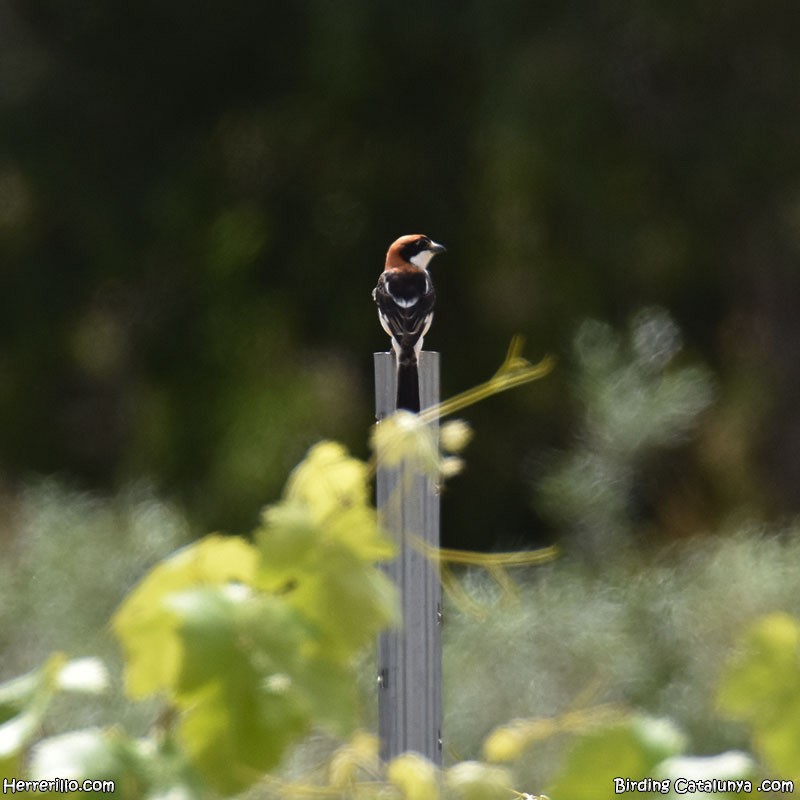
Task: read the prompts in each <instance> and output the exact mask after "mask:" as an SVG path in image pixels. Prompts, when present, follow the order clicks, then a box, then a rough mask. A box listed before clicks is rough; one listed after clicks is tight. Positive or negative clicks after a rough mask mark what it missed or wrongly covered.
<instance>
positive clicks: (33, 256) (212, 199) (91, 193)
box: [0, 0, 800, 547]
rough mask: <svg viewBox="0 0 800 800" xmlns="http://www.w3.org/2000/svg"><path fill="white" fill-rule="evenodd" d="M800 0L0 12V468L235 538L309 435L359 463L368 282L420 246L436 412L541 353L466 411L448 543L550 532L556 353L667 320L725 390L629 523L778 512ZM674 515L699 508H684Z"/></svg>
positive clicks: (796, 389)
mask: <svg viewBox="0 0 800 800" xmlns="http://www.w3.org/2000/svg"><path fill="white" fill-rule="evenodd" d="M798 32H799V30H798V22H797V13H796V7H795V6H794V4H791V3H779V2H766V3H765V2H759V3H755V2H737V1H736V0H732V1H731V2H726V3H724V4H721V5H720V4H707V3H700V2H672V3H657V2H651V0H642V1H641V2H637V3H622V2H582V3H563V2H559V3H553V2H540V3H530V2H526V1H525V0H500V1H499V2H491V3H489V2H462V3H453V2H442V3H435V2H434V3H430V2H427V3H421V2H404V3H387V2H367V1H366V0H361V1H359V0H338V1H337V2H329V1H328V0H306V1H305V2H259V3H256V2H245V1H244V0H238V1H234V2H228V3H222V2H199V3H197V2H196V3H188V2H181V1H180V0H142V1H141V2H137V3H122V2H116V3H115V2H108V1H107V0H26V2H11V0H2V2H0V469H2V473H3V475H4V476H5V480H6V483H7V485H8V486H10V487H12V488H13V487H14V486H15V485H16V482H17V481H18V480H20V479H24V478H25V477H26V476H29V475H30V474H31V473H51V472H56V473H59V474H61V475H63V476H65V477H66V478H67V479H68V480H70V481H75V482H77V483H78V484H79V485H81V486H86V487H92V488H101V489H110V488H114V487H116V486H118V485H120V484H122V483H125V482H127V481H130V480H135V479H139V478H146V479H148V480H155V481H156V484H157V486H158V487H159V490H160V491H163V492H164V493H167V494H177V495H178V496H181V497H183V498H184V500H185V501H186V503H187V504H188V507H189V509H190V511H191V512H192V514H193V515H194V516H195V518H196V520H197V522H198V524H199V525H200V526H202V527H203V528H205V527H217V526H221V527H224V528H226V529H228V530H236V529H246V528H249V527H252V525H253V524H254V521H255V519H256V515H257V511H258V509H259V508H260V506H261V505H263V504H264V503H265V502H268V501H269V500H271V499H273V498H274V497H275V495H276V493H277V492H278V491H279V489H280V486H281V485H282V483H283V481H284V479H285V476H286V474H287V472H288V470H289V469H290V468H291V467H292V466H293V465H294V464H295V463H296V462H297V461H298V460H299V459H300V457H301V456H302V454H303V453H304V451H305V449H306V448H307V446H308V445H310V444H311V443H312V442H313V441H315V440H317V439H318V438H321V437H331V438H337V439H341V440H342V441H344V442H345V443H347V444H348V446H350V447H351V448H352V449H353V450H354V451H355V452H357V453H359V454H366V445H365V441H366V429H367V426H368V425H369V424H370V422H371V419H372V384H371V380H372V378H371V353H372V352H373V350H376V349H383V348H385V346H386V344H387V342H386V339H385V336H384V334H383V333H382V331H381V330H380V327H379V326H378V323H377V320H376V318H375V311H374V307H373V305H372V302H371V300H370V297H369V293H370V291H371V289H372V287H373V285H374V283H375V280H376V278H377V274H378V272H379V270H380V269H381V266H382V261H383V254H384V252H385V249H386V247H387V246H388V244H389V243H390V242H391V241H392V240H393V239H394V238H395V237H396V236H398V235H400V234H403V233H410V232H424V233H427V234H429V235H431V236H432V237H434V238H435V239H437V240H438V241H441V242H443V243H445V244H446V245H447V247H448V253H447V255H446V256H442V257H440V258H438V259H437V260H436V261H435V262H434V264H433V267H432V273H433V275H434V279H435V281H436V285H437V290H438V293H439V298H440V300H439V308H438V312H437V317H436V321H435V325H434V328H433V329H432V332H431V334H430V336H429V338H428V346H429V347H430V348H431V349H437V350H440V351H441V352H442V353H443V369H444V374H443V387H444V391H445V393H446V394H451V393H454V392H456V391H460V390H462V389H464V388H467V387H469V386H471V385H474V384H476V383H478V382H480V381H482V380H484V379H485V378H486V377H488V375H490V374H491V373H492V372H493V371H494V370H495V369H496V368H497V366H498V365H499V363H500V361H501V360H502V357H503V355H504V352H505V349H506V347H507V345H508V342H509V340H510V338H511V336H512V335H513V334H515V333H523V334H524V335H525V336H526V339H527V348H526V352H527V354H528V356H529V357H530V358H531V359H532V360H537V359H538V358H539V357H540V356H541V355H543V354H544V353H545V352H550V353H554V354H556V355H558V356H559V357H560V363H559V370H558V372H557V374H555V375H553V376H551V377H549V378H548V379H546V381H544V382H541V383H538V384H534V385H532V386H529V387H525V388H523V389H520V390H517V391H516V392H515V393H513V394H510V395H507V396H504V397H497V398H493V399H492V400H490V401H488V402H486V403H485V404H484V405H483V406H482V407H480V408H476V409H474V410H472V411H470V412H469V413H468V414H467V415H466V416H467V417H468V418H469V419H470V420H471V421H472V422H473V423H474V425H475V427H476V431H477V437H476V440H475V442H474V443H473V445H471V447H470V450H469V452H468V454H467V456H468V470H467V472H466V473H465V474H464V475H463V476H462V477H460V478H458V479H457V480H456V481H454V482H453V483H452V485H451V487H450V488H449V489H448V493H447V495H446V497H445V511H444V514H445V539H446V541H447V543H449V544H451V545H458V546H469V547H474V546H482V547H493V546H498V545H503V546H506V545H515V546H516V545H520V544H525V543H527V542H530V541H534V542H535V541H545V540H549V539H550V537H551V536H552V535H554V532H553V531H551V530H549V529H548V528H547V526H546V525H545V524H544V523H543V521H542V520H541V519H540V518H539V517H538V516H537V513H536V510H535V508H534V507H533V505H532V501H531V498H532V486H533V484H534V483H535V482H536V480H537V479H538V477H539V476H540V474H541V472H542V470H543V469H545V467H544V466H543V465H546V464H547V462H548V455H547V454H548V453H549V452H551V450H552V448H554V447H568V446H569V445H570V443H571V441H572V440H573V437H574V435H575V434H574V430H575V421H576V419H577V418H578V416H579V409H577V408H576V404H575V401H574V399H573V397H572V394H571V390H570V381H569V377H570V369H571V367H570V363H571V362H570V356H569V342H570V339H571V337H572V335H573V333H574V331H575V329H576V327H577V325H578V324H579V322H580V321H581V320H582V319H584V318H586V317H587V316H595V317H597V318H599V319H603V320H606V321H609V322H611V323H612V324H614V325H617V326H619V325H623V324H624V323H625V322H626V320H627V319H628V318H629V317H630V315H631V314H632V313H634V312H635V311H636V310H637V309H639V308H640V307H642V306H644V305H650V304H659V305H662V306H664V307H665V308H667V309H668V310H669V312H670V313H671V314H672V315H673V317H674V318H675V320H676V321H677V322H678V324H679V325H680V326H681V328H682V330H683V331H684V334H685V338H686V341H687V345H688V347H687V356H686V358H688V359H697V360H702V361H705V363H707V364H708V365H710V366H711V367H712V369H713V370H714V372H715V373H716V376H717V381H718V394H717V403H716V405H715V407H714V408H713V409H712V410H711V411H710V412H709V413H708V414H706V416H705V418H704V422H703V425H702V428H701V430H700V432H699V434H698V436H697V438H696V439H695V440H694V441H693V442H692V443H687V444H685V445H684V446H683V447H681V448H680V449H679V450H677V451H673V452H672V453H670V454H669V455H665V456H663V457H662V459H661V460H660V463H659V468H658V470H657V472H656V473H655V474H656V475H657V476H658V480H657V481H656V484H657V486H656V489H655V490H654V491H652V492H649V494H648V498H647V502H646V503H645V504H644V506H643V508H644V509H645V510H644V512H643V513H646V514H648V515H651V516H653V518H655V519H662V520H663V519H669V520H673V521H674V520H676V519H677V520H683V521H684V522H682V523H681V524H673V525H672V528H674V530H673V529H671V527H670V525H669V524H666V523H665V526H664V527H665V530H666V532H667V533H668V534H670V535H673V534H681V533H686V532H691V531H693V530H694V529H702V528H703V526H704V525H705V524H706V523H707V522H709V521H714V520H717V519H719V518H720V517H722V516H724V515H725V514H726V513H729V512H730V510H731V509H736V508H739V507H745V508H756V509H758V510H759V511H760V512H761V513H764V514H767V515H768V516H779V515H781V514H783V513H787V512H795V511H798V510H800V492H798V491H797V486H798V485H800V459H798V457H797V451H798V445H800V402H799V401H800V359H799V358H798V344H799V343H800V319H798V314H797V311H796V306H797V298H798V297H799V296H800V278H799V276H798V266H797V262H798V257H800V169H799V168H800V146H799V144H798V143H800V92H798V85H800V83H799V82H798V79H799V78H800V49H798V47H797V41H798ZM686 520H689V521H690V522H686Z"/></svg>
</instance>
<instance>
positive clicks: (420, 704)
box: [375, 352, 442, 764]
mask: <svg viewBox="0 0 800 800" xmlns="http://www.w3.org/2000/svg"><path fill="white" fill-rule="evenodd" d="M419 385H420V406H421V407H422V408H426V407H428V406H431V405H434V404H435V403H437V402H438V401H439V353H431V352H422V353H421V354H420V359H419ZM396 387H397V375H396V369H395V361H394V354H393V353H375V414H376V417H377V419H378V420H379V421H380V420H381V419H382V418H383V417H385V416H387V415H389V414H391V413H392V412H393V411H394V410H395V400H396V393H397V388H396ZM434 424H435V423H434ZM377 505H378V512H379V514H380V517H381V522H382V524H383V526H384V527H385V528H386V530H388V531H389V532H390V533H392V535H393V536H394V537H395V538H396V540H397V543H398V546H399V553H398V556H397V558H396V559H395V560H394V561H392V562H391V564H389V565H388V567H387V571H388V574H389V576H390V577H391V579H392V580H393V581H394V583H395V585H396V586H397V588H398V591H399V593H400V597H401V603H402V606H401V607H402V613H403V619H402V627H401V628H399V629H395V630H390V631H387V632H386V633H383V634H382V635H381V637H380V639H379V641H378V687H379V688H378V732H379V734H380V739H381V756H382V757H383V758H384V759H387V760H388V759H390V758H393V757H395V756H397V755H399V754H400V753H404V752H406V751H409V750H413V751H415V752H417V753H420V754H421V755H423V756H425V757H426V758H428V759H429V760H430V761H433V762H434V763H436V764H441V763H442V643H441V616H442V615H441V586H440V582H439V570H438V567H437V565H436V564H435V563H432V562H431V560H430V559H429V558H428V557H427V556H426V555H425V554H424V553H422V552H420V550H419V548H415V547H414V546H413V545H412V544H410V543H409V541H408V538H409V535H413V536H415V537H418V538H419V539H422V540H423V541H424V542H426V544H427V545H429V546H430V547H433V548H438V547H439V496H438V493H437V490H436V486H435V484H434V482H433V481H432V480H431V479H429V478H427V477H425V476H424V475H419V474H413V473H412V471H411V468H410V467H409V466H408V465H403V466H401V467H399V468H392V469H387V468H386V467H382V466H381V465H380V464H378V471H377Z"/></svg>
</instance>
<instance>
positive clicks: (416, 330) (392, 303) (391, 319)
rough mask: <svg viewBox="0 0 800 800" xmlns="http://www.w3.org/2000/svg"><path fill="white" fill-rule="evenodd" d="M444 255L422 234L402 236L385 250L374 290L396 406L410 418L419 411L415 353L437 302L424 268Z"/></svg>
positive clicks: (416, 355)
mask: <svg viewBox="0 0 800 800" xmlns="http://www.w3.org/2000/svg"><path fill="white" fill-rule="evenodd" d="M444 252H446V248H445V247H444V245H441V244H438V243H437V242H434V241H433V240H432V239H431V238H430V237H429V236H425V235H424V234H421V233H412V234H408V235H406V236H401V237H400V238H399V239H396V240H395V241H394V242H392V244H391V246H390V247H389V250H388V252H387V253H386V265H385V267H384V270H383V272H382V273H381V275H380V277H379V278H378V285H377V286H376V287H375V289H374V290H373V291H372V299H373V300H374V301H375V304H376V305H377V306H378V319H379V320H380V323H381V325H382V326H383V329H384V330H385V331H386V333H388V334H389V336H390V337H391V340H392V349H393V351H394V355H395V361H396V364H397V403H396V406H397V408H398V409H404V410H406V411H411V412H414V413H417V412H419V410H420V401H419V372H418V369H417V365H418V362H419V354H420V352H421V350H422V342H423V339H424V337H425V334H426V333H427V332H428V329H429V328H430V327H431V322H432V321H433V305H434V302H435V300H436V292H435V291H434V288H433V281H432V280H431V276H430V275H429V274H428V264H430V261H431V259H432V258H433V257H434V256H435V255H437V254H438V253H444Z"/></svg>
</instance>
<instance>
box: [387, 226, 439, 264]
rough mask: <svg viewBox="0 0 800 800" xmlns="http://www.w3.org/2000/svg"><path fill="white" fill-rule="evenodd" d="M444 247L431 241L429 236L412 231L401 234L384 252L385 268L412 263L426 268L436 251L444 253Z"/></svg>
mask: <svg viewBox="0 0 800 800" xmlns="http://www.w3.org/2000/svg"><path fill="white" fill-rule="evenodd" d="M444 252H445V247H444V246H443V245H441V244H437V243H436V242H434V241H432V240H431V238H430V237H429V236H424V235H423V234H421V233H412V234H409V235H407V236H401V237H400V238H399V239H397V240H395V241H394V242H392V245H391V247H390V248H389V252H388V253H386V268H387V269H391V268H392V267H403V266H407V265H408V264H413V265H414V266H415V267H419V268H420V269H427V267H428V263H429V262H430V260H431V259H432V258H433V257H434V256H435V255H436V254H437V253H444Z"/></svg>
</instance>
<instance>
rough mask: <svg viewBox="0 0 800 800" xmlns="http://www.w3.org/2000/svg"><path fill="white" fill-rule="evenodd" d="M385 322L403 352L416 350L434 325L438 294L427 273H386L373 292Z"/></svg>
mask: <svg viewBox="0 0 800 800" xmlns="http://www.w3.org/2000/svg"><path fill="white" fill-rule="evenodd" d="M372 296H373V298H374V300H375V303H376V305H377V306H378V310H379V312H380V315H381V321H382V322H383V323H384V327H385V328H386V329H387V332H388V333H389V334H390V335H391V336H392V338H394V339H395V340H396V341H397V342H398V344H399V345H400V347H401V348H402V350H403V351H406V350H413V348H414V345H415V344H416V343H417V341H418V340H419V338H420V336H423V335H424V333H425V329H426V327H427V325H428V324H429V323H430V317H431V313H432V312H433V306H434V303H435V302H436V292H435V291H434V289H433V282H432V281H431V279H430V276H429V275H428V273H427V272H426V271H425V270H413V271H411V270H386V271H385V272H383V273H382V274H381V276H380V278H379V279H378V285H377V286H376V287H375V290H374V291H373V293H372Z"/></svg>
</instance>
